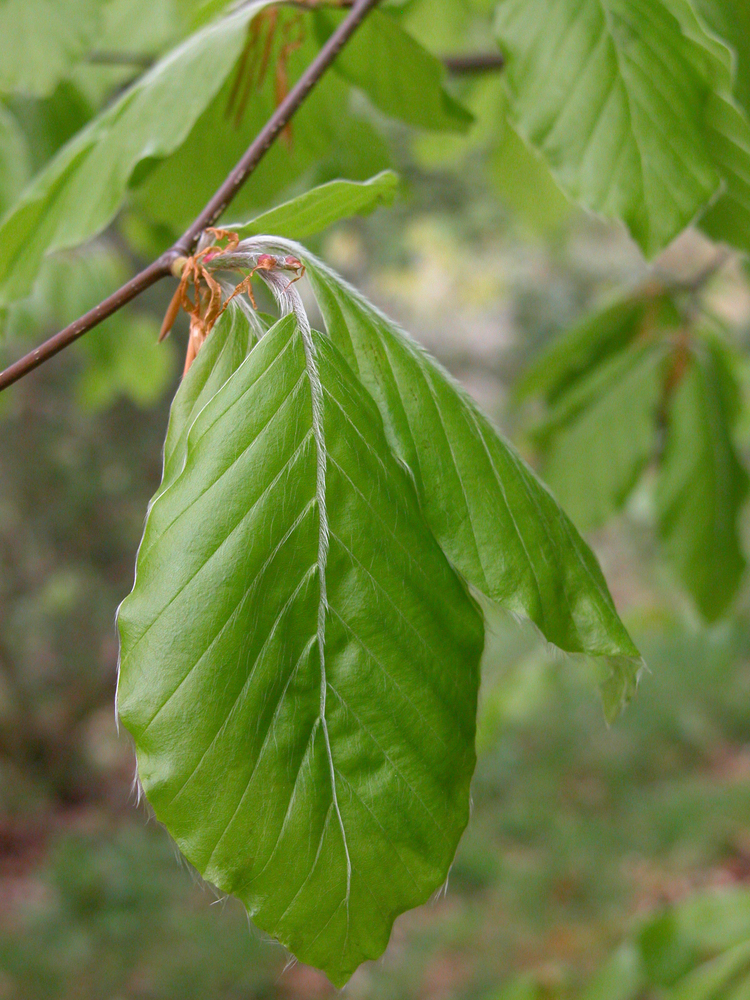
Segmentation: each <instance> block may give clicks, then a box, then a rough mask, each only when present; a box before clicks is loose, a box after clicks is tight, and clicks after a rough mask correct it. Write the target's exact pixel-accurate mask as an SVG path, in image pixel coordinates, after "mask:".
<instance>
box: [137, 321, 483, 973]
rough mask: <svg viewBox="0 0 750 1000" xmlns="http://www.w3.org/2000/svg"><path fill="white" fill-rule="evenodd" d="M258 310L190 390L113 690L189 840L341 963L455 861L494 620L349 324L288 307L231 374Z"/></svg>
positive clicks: (250, 904)
mask: <svg viewBox="0 0 750 1000" xmlns="http://www.w3.org/2000/svg"><path fill="white" fill-rule="evenodd" d="M242 322H245V320H243V319H242V318H241V317H235V318H234V326H231V329H229V330H228V327H230V325H231V323H232V320H231V319H225V320H222V322H221V323H220V324H218V325H217V326H216V327H215V329H214V330H213V332H212V333H211V335H210V337H209V340H208V343H207V344H206V347H205V348H204V349H203V350H204V351H205V352H211V353H206V355H205V359H203V358H202V354H203V352H201V354H199V356H198V361H197V362H196V364H195V365H194V366H193V367H192V368H191V370H190V372H189V373H188V376H187V377H186V378H185V380H184V382H183V384H182V386H181V387H180V390H179V391H178V393H177V397H176V400H175V407H174V410H173V416H172V423H171V425H170V432H169V438H168V444H167V449H168V451H167V456H166V468H165V484H164V487H163V488H162V489H161V490H160V492H159V493H158V494H157V497H156V499H155V500H154V502H153V504H152V505H151V508H150V511H149V515H148V520H147V523H146V530H145V534H144V538H143V542H142V544H141V549H140V552H139V556H138V565H137V578H136V583H135V586H134V588H133V592H132V593H131V595H130V596H129V597H128V598H127V599H126V600H125V602H124V603H123V605H122V607H121V609H120V613H119V628H120V636H121V661H120V678H119V690H118V709H119V713H120V718H121V719H122V721H123V724H124V725H125V726H126V727H127V729H128V730H129V731H130V732H131V734H132V735H133V738H134V740H135V744H136V752H137V757H138V772H139V777H140V780H141V782H142V785H143V788H144V790H145V792H146V794H147V796H148V798H149V800H150V802H151V804H152V805H153V807H154V810H155V812H156V815H157V816H158V818H159V819H160V820H161V821H162V822H163V823H164V824H165V825H166V827H167V829H168V830H169V831H170V833H171V834H172V836H173V837H174V839H175V840H176V842H177V843H178V845H179V846H180V848H181V850H182V851H183V853H184V854H185V856H186V857H187V858H188V859H189V860H190V861H191V862H192V864H193V865H195V867H196V868H197V869H198V870H199V871H200V872H201V874H202V875H204V876H205V877H206V878H207V879H209V880H210V881H211V882H213V883H215V884H216V885H217V886H219V888H221V889H223V890H225V891H227V892H232V893H234V894H235V895H237V896H239V898H240V899H241V900H242V901H243V902H244V903H245V905H246V906H247V908H248V910H249V912H250V914H251V915H252V917H253V919H254V920H255V922H256V923H257V924H258V925H259V926H260V927H261V928H263V929H264V930H265V931H267V932H268V933H270V934H273V935H274V936H275V937H277V938H278V939H279V940H280V941H282V942H283V943H284V944H285V945H287V946H288V947H289V948H290V949H291V950H292V951H293V953H294V954H295V955H297V957H298V958H300V959H302V960H303V961H305V962H309V963H311V964H313V965H316V966H318V967H319V968H321V969H323V970H324V971H325V972H326V974H327V975H328V976H329V978H330V979H331V980H332V982H334V983H335V984H336V985H342V984H343V983H345V982H346V980H347V979H348V978H349V976H350V975H351V974H352V972H353V971H354V969H355V968H356V967H357V966H358V965H359V963H360V962H362V961H363V960H365V959H368V958H376V957H378V956H379V955H380V954H381V953H382V952H383V950H384V948H385V946H386V944H387V942H388V937H389V934H390V930H391V926H392V924H393V921H394V919H395V917H396V916H398V914H400V913H402V912H403V911H404V910H406V909H408V908H409V907H413V906H416V905H418V904H420V903H423V902H424V901H425V900H426V899H427V898H428V897H429V896H430V894H431V893H432V892H434V891H435V889H437V888H438V887H439V886H440V885H441V884H442V883H443V882H444V881H445V878H446V876H447V872H448V868H449V865H450V863H451V861H452V859H453V855H454V852H455V849H456V845H457V843H458V839H459V837H460V835H461V832H462V830H463V829H464V827H465V825H466V822H467V819H468V815H469V782H470V780H471V775H472V772H473V769H474V763H475V755H474V731H475V715H476V703H477V687H478V671H479V659H480V656H481V652H482V647H483V622H482V616H481V614H480V612H479V610H478V608H477V606H476V604H475V603H474V601H473V600H472V599H471V598H470V596H469V595H468V593H467V590H466V587H465V585H464V583H463V582H462V580H461V579H460V577H459V576H458V575H457V573H456V572H455V570H454V569H453V568H452V567H451V565H450V563H449V562H448V560H447V559H446V557H445V555H444V554H443V552H442V550H441V549H440V547H439V546H438V544H437V542H436V541H435V538H434V537H433V535H432V533H431V531H430V530H429V528H428V526H427V524H426V522H425V520H424V517H423V515H422V512H421V509H420V504H419V499H418V497H417V494H416V491H415V489H414V485H413V482H412V479H411V477H410V475H409V473H408V471H407V470H406V469H405V468H404V467H403V465H402V464H401V463H400V462H399V461H398V460H397V458H396V457H395V456H394V454H393V453H392V451H391V449H390V448H389V445H388V441H387V439H386V435H385V432H384V429H383V423H382V420H381V417H380V414H379V413H378V410H377V408H376V407H375V405H374V403H373V401H372V399H371V398H370V396H369V395H368V394H367V392H366V391H365V390H364V389H363V387H362V385H361V384H360V383H359V382H358V380H357V379H356V377H355V376H354V374H353V373H352V371H351V370H350V369H349V367H348V366H347V364H346V362H345V361H344V359H343V358H342V356H341V353H340V352H339V350H338V349H337V348H336V346H335V344H334V343H333V342H332V341H331V340H329V339H328V338H326V337H324V336H322V335H319V334H311V333H310V332H309V330H307V332H306V333H303V332H302V331H301V329H300V327H299V326H298V325H297V320H296V319H295V318H294V317H292V316H288V317H286V318H285V319H282V320H280V321H279V322H278V323H276V324H275V325H274V326H273V327H272V329H271V330H270V331H269V332H268V333H266V334H265V336H263V337H262V338H261V339H260V340H259V341H258V342H257V343H255V345H254V346H252V348H251V349H250V351H249V353H247V355H246V356H245V357H244V360H242V361H241V363H240V364H239V366H238V367H236V369H235V370H234V371H233V372H232V373H231V374H228V375H227V373H228V372H229V369H230V368H231V367H232V365H233V364H234V363H235V362H236V361H237V360H238V359H239V358H240V356H241V355H242V354H243V348H244V349H245V350H246V345H247V344H249V343H250V342H251V340H252V338H251V336H250V335H249V334H248V333H247V332H245V333H242V331H241V329H240V328H239V327H238V326H237V324H238V323H242ZM222 339H224V341H225V343H228V344H229V347H228V348H226V347H225V346H224V344H222ZM225 350H226V351H227V353H226V354H225V353H224V351H225ZM202 361H203V363H201V362H202ZM222 382H223V384H221V386H220V388H216V387H217V386H218V385H219V384H220V383H222ZM214 390H215V391H214ZM212 392H213V395H212V394H211V393H212Z"/></svg>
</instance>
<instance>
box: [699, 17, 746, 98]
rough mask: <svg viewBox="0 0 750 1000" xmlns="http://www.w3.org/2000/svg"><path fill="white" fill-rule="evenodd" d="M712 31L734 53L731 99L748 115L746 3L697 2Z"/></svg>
mask: <svg viewBox="0 0 750 1000" xmlns="http://www.w3.org/2000/svg"><path fill="white" fill-rule="evenodd" d="M697 7H698V10H699V11H700V13H701V14H702V16H703V17H704V18H705V20H706V22H707V24H708V25H709V27H710V28H712V29H713V31H715V32H716V34H717V35H719V36H720V37H721V38H723V39H724V41H725V42H727V43H728V44H729V45H730V46H731V47H732V49H733V51H734V57H735V58H734V85H733V91H734V96H735V97H736V98H737V100H738V101H739V103H740V105H741V106H742V108H743V109H744V110H745V112H747V113H750V5H748V4H747V3H746V0H697Z"/></svg>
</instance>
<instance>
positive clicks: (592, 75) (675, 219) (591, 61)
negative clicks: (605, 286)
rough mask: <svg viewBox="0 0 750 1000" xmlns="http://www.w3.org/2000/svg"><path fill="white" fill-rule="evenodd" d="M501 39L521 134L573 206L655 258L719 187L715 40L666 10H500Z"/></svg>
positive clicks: (591, 5)
mask: <svg viewBox="0 0 750 1000" xmlns="http://www.w3.org/2000/svg"><path fill="white" fill-rule="evenodd" d="M496 28H497V33H498V38H499V40H500V44H501V48H502V50H503V52H504V53H505V54H506V56H507V59H508V66H507V71H506V74H504V79H505V81H506V85H507V87H508V92H509V94H510V99H511V114H512V116H513V118H514V121H515V122H516V124H517V127H518V131H519V132H520V133H521V135H522V136H523V137H524V138H525V139H526V140H527V141H528V142H529V143H530V144H531V145H532V146H533V147H535V148H536V149H538V150H539V151H540V152H541V153H542V155H543V156H544V157H545V159H546V160H547V161H548V163H549V165H550V167H551V169H552V172H553V173H554V175H555V177H556V179H557V181H558V182H559V184H560V186H561V187H562V188H563V190H564V191H565V192H566V193H567V194H568V195H570V197H572V198H573V199H575V200H576V201H579V202H580V203H581V204H583V205H584V206H586V207H587V208H590V209H593V210H594V211H596V212H600V213H601V214H603V215H605V216H607V217H609V218H615V219H622V220H623V221H624V222H625V224H626V225H627V227H628V228H629V230H630V232H631V233H632V235H633V237H634V238H635V239H636V240H637V242H638V243H639V244H640V246H641V248H642V250H643V251H644V253H645V254H646V255H647V256H653V255H654V254H656V253H658V251H659V250H661V249H662V248H663V247H664V246H666V244H667V243H669V242H670V240H672V239H673V238H674V237H675V236H676V235H677V234H678V233H679V232H680V231H681V230H682V229H683V228H684V227H685V226H686V225H687V224H688V223H689V222H690V221H691V220H692V219H693V218H694V217H695V216H696V214H697V213H698V212H699V211H700V210H701V209H703V208H704V207H705V206H706V204H707V203H708V202H709V201H710V199H711V198H712V196H713V195H714V194H715V193H716V192H717V190H718V188H719V185H720V176H719V173H718V171H717V169H716V167H715V165H714V163H713V162H712V158H711V154H710V150H709V149H707V143H706V133H705V129H704V107H705V104H706V100H707V97H708V94H709V90H710V87H711V86H712V83H713V80H714V78H715V77H716V75H717V72H718V69H717V67H716V65H715V64H716V61H717V58H718V57H717V56H716V54H715V51H714V47H713V45H712V41H711V39H710V38H708V37H707V36H706V35H705V33H704V34H703V36H702V37H701V39H700V41H698V40H697V39H696V38H694V37H689V36H688V34H686V32H685V31H683V29H682V27H681V24H680V22H679V21H678V19H677V18H676V17H675V16H674V15H673V14H672V12H671V11H670V10H669V7H668V6H667V5H666V4H665V3H664V2H663V0H583V2H581V0H503V3H500V4H498V6H497V20H496Z"/></svg>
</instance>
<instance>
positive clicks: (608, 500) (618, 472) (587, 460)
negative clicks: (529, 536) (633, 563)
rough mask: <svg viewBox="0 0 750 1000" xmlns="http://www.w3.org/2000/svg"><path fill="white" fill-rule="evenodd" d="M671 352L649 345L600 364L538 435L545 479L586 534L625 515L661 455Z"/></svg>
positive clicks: (563, 400) (562, 402) (561, 403)
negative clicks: (660, 416)
mask: <svg viewBox="0 0 750 1000" xmlns="http://www.w3.org/2000/svg"><path fill="white" fill-rule="evenodd" d="M664 352H665V345H664V344H663V343H657V344H654V343H646V344H643V345H640V346H634V347H631V348H630V349H628V350H626V351H623V352H621V353H619V354H617V355H615V356H614V357H613V358H611V359H609V360H608V361H605V362H604V363H602V364H600V365H598V366H597V367H596V368H594V369H593V370H592V371H591V373H590V374H589V376H588V377H587V378H585V379H583V380H581V381H580V382H579V383H577V384H576V386H575V388H574V389H572V390H571V391H570V392H568V393H566V394H565V395H564V396H562V397H561V399H560V401H559V402H558V404H557V405H556V406H555V407H554V408H553V409H552V410H551V411H550V413H549V415H548V417H547V419H546V421H545V422H544V424H542V425H541V427H540V428H539V429H538V430H537V432H536V436H537V437H538V439H539V441H540V444H541V448H542V452H543V455H544V461H543V466H542V471H543V474H544V477H545V479H546V480H547V482H548V483H549V484H550V486H551V487H552V489H553V491H554V493H555V496H556V497H557V498H558V500H559V501H560V503H561V504H562V505H563V507H564V508H565V510H566V511H567V512H568V514H570V516H571V517H572V518H573V521H574V522H575V523H576V524H577V525H578V527H579V528H582V529H583V528H592V527H596V526H598V525H600V524H602V523H604V521H606V520H607V518H608V517H609V516H610V515H611V514H612V513H614V512H615V511H616V510H619V508H620V507H621V506H622V505H623V503H624V502H625V501H626V500H627V498H628V496H629V495H630V493H631V491H632V489H633V487H634V486H635V485H636V483H637V481H638V479H639V478H640V475H641V473H642V472H643V470H644V468H645V467H646V465H647V464H648V462H649V461H650V460H651V459H652V458H653V457H654V455H655V452H656V417H657V409H658V404H659V399H660V396H661V387H662V383H663V373H662V359H663V357H664Z"/></svg>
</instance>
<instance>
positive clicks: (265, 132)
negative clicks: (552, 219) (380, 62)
mask: <svg viewBox="0 0 750 1000" xmlns="http://www.w3.org/2000/svg"><path fill="white" fill-rule="evenodd" d="M378 3H379V0H355V2H354V4H353V5H352V8H351V10H350V11H349V13H348V14H347V16H346V17H345V18H344V20H343V21H342V22H341V24H340V25H339V26H338V28H337V29H336V30H335V31H334V32H333V34H332V35H331V36H330V38H329V39H328V40H327V42H326V43H325V44H324V45H323V47H322V48H321V50H320V51H319V52H318V54H317V56H316V57H315V59H313V61H312V62H311V63H310V65H309V66H308V67H307V69H306V70H305V72H304V73H303V74H302V76H301V77H300V78H299V80H298V81H297V83H296V84H295V85H294V86H293V87H292V89H291V90H290V91H289V93H288V94H287V95H286V97H285V98H284V100H283V101H282V102H281V104H279V106H278V107H277V108H276V110H275V111H274V113H273V114H272V115H271V117H270V118H269V119H268V121H267V122H266V124H265V125H264V126H263V128H262V129H261V130H260V132H259V133H258V135H257V136H256V137H255V139H254V140H253V141H252V143H251V144H250V146H249V147H248V148H247V150H246V152H245V154H244V156H243V157H242V159H241V160H240V161H239V162H238V163H237V166H236V167H235V168H234V170H232V172H231V173H230V174H229V175H228V176H227V178H226V180H225V181H224V182H223V183H222V184H221V186H220V187H219V189H218V190H217V191H216V193H215V194H214V196H213V197H212V198H211V200H210V201H209V202H208V204H207V205H206V207H205V208H204V209H203V211H202V212H201V213H200V215H199V216H198V217H197V218H196V219H195V221H194V222H193V223H192V225H191V226H190V227H189V228H188V229H187V230H186V231H185V232H184V233H183V234H182V236H181V237H180V238H179V239H178V240H177V242H176V243H175V244H174V245H173V246H171V247H170V248H169V250H167V251H165V252H164V253H163V254H162V255H161V257H159V258H158V259H157V260H155V261H154V262H153V263H152V264H150V265H149V266H148V267H147V268H146V269H145V270H144V271H141V272H140V273H139V274H137V275H136V276H135V277H134V278H131V280H130V281H128V282H127V284H125V285H123V286H122V288H119V289H118V290H117V291H116V292H114V293H113V294H112V295H110V296H109V297H108V298H106V299H104V301H103V302H100V303H99V305H97V306H95V307H94V308H93V309H90V310H89V312H87V313H86V314H85V315H83V316H81V317H80V319H77V320H76V321H75V322H74V323H71V324H70V325H69V326H66V327H65V329H64V330H60V332H59V333H56V334H55V335H54V337H50V339H49V340H47V341H45V342H44V343H43V344H41V345H40V346H39V347H36V348H35V349H34V350H33V351H30V352H29V353H28V354H27V355H25V356H24V357H23V358H21V359H20V360H19V361H16V362H15V364H12V365H10V367H8V368H6V369H5V371H4V372H2V373H0V392H1V391H2V390H3V389H7V387H8V386H9V385H12V384H13V383H14V382H17V381H18V380H19V379H20V378H23V376H24V375H27V374H28V373H29V372H30V371H33V370H34V368H37V367H38V366H39V365H41V364H43V363H44V362H45V361H48V360H49V359H50V358H51V357H54V355H55V354H58V353H59V352H60V351H62V350H63V349H64V348H66V347H68V346H69V345H70V344H72V343H73V341H75V340H77V339H78V338H79V337H80V336H82V335H83V334H84V333H88V331H89V330H91V329H93V328H94V327H95V326H97V325H98V324H99V323H101V322H102V320H104V319H106V318H107V317H108V316H111V315H112V314H113V313H115V312H117V311H118V309H122V307H123V306H124V305H126V304H127V303H128V302H130V301H132V299H134V298H136V296H138V295H140V294H141V292H144V291H145V290H146V289H147V288H150V286H151V285H154V284H156V282H157V281H159V280H161V278H165V277H167V275H169V274H171V270H172V264H173V263H174V261H175V260H176V259H177V258H178V257H186V256H189V254H190V253H191V251H192V250H193V248H194V247H195V244H196V243H197V241H198V237H199V236H200V234H201V233H202V232H203V230H204V229H206V228H207V227H208V226H212V225H213V224H214V223H215V222H216V220H217V219H218V218H219V216H220V215H221V214H222V212H223V211H224V210H225V209H226V208H227V206H228V205H229V203H230V202H231V201H232V199H233V198H234V196H235V195H236V194H237V192H238V191H239V190H240V188H241V187H242V185H243V184H244V183H245V181H246V180H247V178H248V177H249V176H250V174H251V173H252V172H253V170H255V168H256V167H257V166H258V164H259V163H260V161H261V160H262V158H263V157H264V156H265V154H266V152H267V151H268V149H269V148H270V147H271V145H272V144H273V142H274V140H275V139H277V138H278V136H279V135H280V133H281V132H282V130H283V129H284V127H285V125H286V124H287V123H288V122H289V121H290V120H291V118H292V116H293V115H294V113H295V112H296V111H297V109H298V108H299V106H300V105H301V104H302V102H303V101H304V100H305V98H306V97H307V95H308V94H309V93H310V91H311V90H312V89H313V87H314V86H315V85H316V83H317V82H318V80H319V79H320V78H321V76H322V75H323V74H324V73H325V71H326V70H327V69H328V67H329V66H330V65H331V63H332V62H333V61H334V59H335V58H336V56H337V55H338V54H339V52H340V51H341V49H342V48H343V47H344V45H346V43H347V42H348V41H349V39H350V38H351V36H352V35H353V34H354V32H355V31H356V30H357V28H358V27H359V26H360V24H361V23H362V21H363V20H364V19H365V17H367V15H368V14H369V13H370V11H371V10H372V9H373V8H374V7H376V6H377V4H378Z"/></svg>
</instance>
